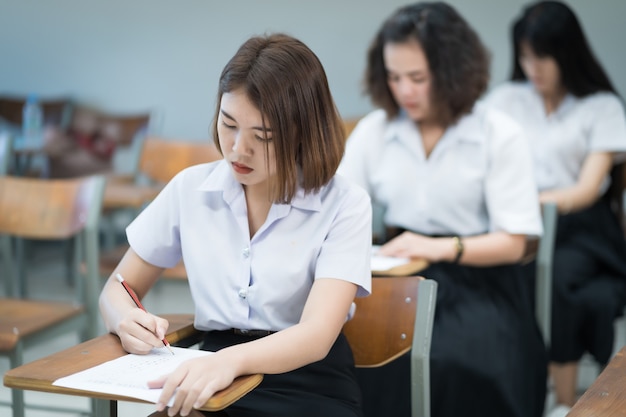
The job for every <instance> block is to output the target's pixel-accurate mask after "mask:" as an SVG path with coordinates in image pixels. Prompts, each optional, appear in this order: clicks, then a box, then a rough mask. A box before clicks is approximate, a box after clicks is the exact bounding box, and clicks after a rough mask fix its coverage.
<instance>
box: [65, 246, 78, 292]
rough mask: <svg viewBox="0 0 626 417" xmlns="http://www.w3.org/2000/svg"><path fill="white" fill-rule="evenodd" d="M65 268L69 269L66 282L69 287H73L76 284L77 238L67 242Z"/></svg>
mask: <svg viewBox="0 0 626 417" xmlns="http://www.w3.org/2000/svg"><path fill="white" fill-rule="evenodd" d="M64 243H65V266H66V268H67V275H66V277H67V278H66V282H67V285H69V286H70V287H73V286H74V284H75V283H76V271H77V268H76V262H77V259H76V254H75V250H74V248H75V246H76V239H75V238H69V239H67V240H65V242H64Z"/></svg>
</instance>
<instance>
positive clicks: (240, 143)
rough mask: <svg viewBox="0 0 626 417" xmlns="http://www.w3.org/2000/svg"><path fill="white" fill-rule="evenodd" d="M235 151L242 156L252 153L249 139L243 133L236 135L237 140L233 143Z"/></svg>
mask: <svg viewBox="0 0 626 417" xmlns="http://www.w3.org/2000/svg"><path fill="white" fill-rule="evenodd" d="M233 151H235V152H238V153H241V154H247V153H249V152H250V146H249V143H248V138H247V137H246V135H245V134H243V133H242V132H241V131H240V132H238V133H237V135H235V140H234V141H233Z"/></svg>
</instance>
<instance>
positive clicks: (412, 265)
mask: <svg viewBox="0 0 626 417" xmlns="http://www.w3.org/2000/svg"><path fill="white" fill-rule="evenodd" d="M429 265H430V264H429V263H428V261H427V260H425V259H412V260H411V261H410V262H409V263H406V264H402V265H398V266H394V267H393V268H390V269H386V270H384V271H374V270H372V275H373V276H386V277H407V276H410V275H415V274H418V273H420V272H422V271H423V270H424V269H426V268H428V266H429Z"/></svg>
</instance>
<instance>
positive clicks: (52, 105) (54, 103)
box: [0, 95, 73, 128]
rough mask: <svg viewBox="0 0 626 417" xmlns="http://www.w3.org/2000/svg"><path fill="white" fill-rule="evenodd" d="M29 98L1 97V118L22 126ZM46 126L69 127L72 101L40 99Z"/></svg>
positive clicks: (67, 99)
mask: <svg viewBox="0 0 626 417" xmlns="http://www.w3.org/2000/svg"><path fill="white" fill-rule="evenodd" d="M26 99H27V97H24V96H17V95H11V96H2V97H0V117H1V118H3V119H5V120H6V121H7V122H9V123H11V124H12V125H14V126H16V127H18V128H19V127H21V126H22V110H23V109H24V104H25V103H26ZM39 103H40V104H41V109H42V110H43V122H44V125H53V126H59V127H67V125H68V123H69V120H70V118H71V112H72V106H73V105H72V100H70V99H69V98H68V97H54V98H40V101H39Z"/></svg>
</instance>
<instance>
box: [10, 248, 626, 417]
mask: <svg viewBox="0 0 626 417" xmlns="http://www.w3.org/2000/svg"><path fill="white" fill-rule="evenodd" d="M28 252H29V257H28V260H27V263H28V279H27V282H28V287H27V288H28V291H29V296H30V297H32V298H39V297H46V298H48V299H55V300H66V299H69V297H71V291H72V288H71V287H70V286H69V285H68V283H67V282H66V281H65V278H64V275H65V268H64V263H63V261H62V260H63V251H62V246H61V245H60V244H57V243H48V244H45V245H41V244H39V245H34V246H32V247H31V250H29V251H28ZM0 287H2V286H1V285H0ZM3 291H4V289H3V288H0V296H1V295H3ZM144 301H145V302H144V304H145V306H146V308H147V309H148V310H149V311H151V312H154V313H155V314H162V313H193V310H192V309H191V304H192V303H191V296H190V294H189V291H188V288H187V287H186V285H184V284H183V283H181V282H174V281H161V282H159V283H158V284H157V286H156V287H155V288H154V289H153V290H152V291H151V292H150V293H149V294H148V296H147V297H146V298H145V300H144ZM616 326H617V337H616V343H615V346H616V349H617V348H618V347H621V346H623V345H624V344H626V323H625V322H624V319H620V320H619V321H617V322H616ZM102 331H104V328H103V329H102ZM76 343H78V337H77V336H75V335H69V336H65V337H59V338H57V339H56V340H54V341H52V342H50V343H47V344H45V345H42V346H40V347H37V348H33V349H30V350H27V351H26V352H25V356H26V361H32V360H35V359H38V358H40V357H43V356H45V355H48V354H50V353H53V352H56V351H59V350H62V349H65V348H67V347H70V346H73V345H75V344H76ZM8 369H9V363H8V359H7V358H4V357H0V374H2V375H4V373H5V372H6V371H7V370H8ZM597 372H598V371H597V367H596V366H595V365H594V364H593V363H591V361H585V362H584V363H583V365H582V366H581V369H580V375H579V391H580V393H582V392H584V390H585V389H586V387H588V386H589V385H590V384H591V383H592V382H593V380H594V379H595V377H596V376H597ZM25 397H26V403H27V409H26V417H79V416H85V415H87V414H88V412H89V407H90V403H89V400H88V399H86V398H82V397H73V396H64V395H52V394H46V393H40V392H34V391H27V392H26V393H25ZM553 402H554V399H553V396H552V395H551V394H549V395H548V399H547V403H546V410H547V411H549V410H550V409H551V408H552V407H553ZM9 403H10V390H9V389H8V388H6V387H4V386H0V415H2V416H10V412H9V410H10V408H9V407H10V406H9V405H8V404H9ZM28 405H35V406H44V405H53V406H57V407H63V408H68V407H69V408H76V409H77V410H79V411H78V412H76V413H72V412H68V411H66V412H51V411H46V410H39V409H35V408H28ZM81 411H82V413H81ZM152 411H154V405H151V404H140V403H130V402H119V403H118V415H119V416H120V417H129V416H133V417H135V416H139V417H141V416H148V415H149V414H150V413H151V412H152ZM546 414H547V412H546Z"/></svg>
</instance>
